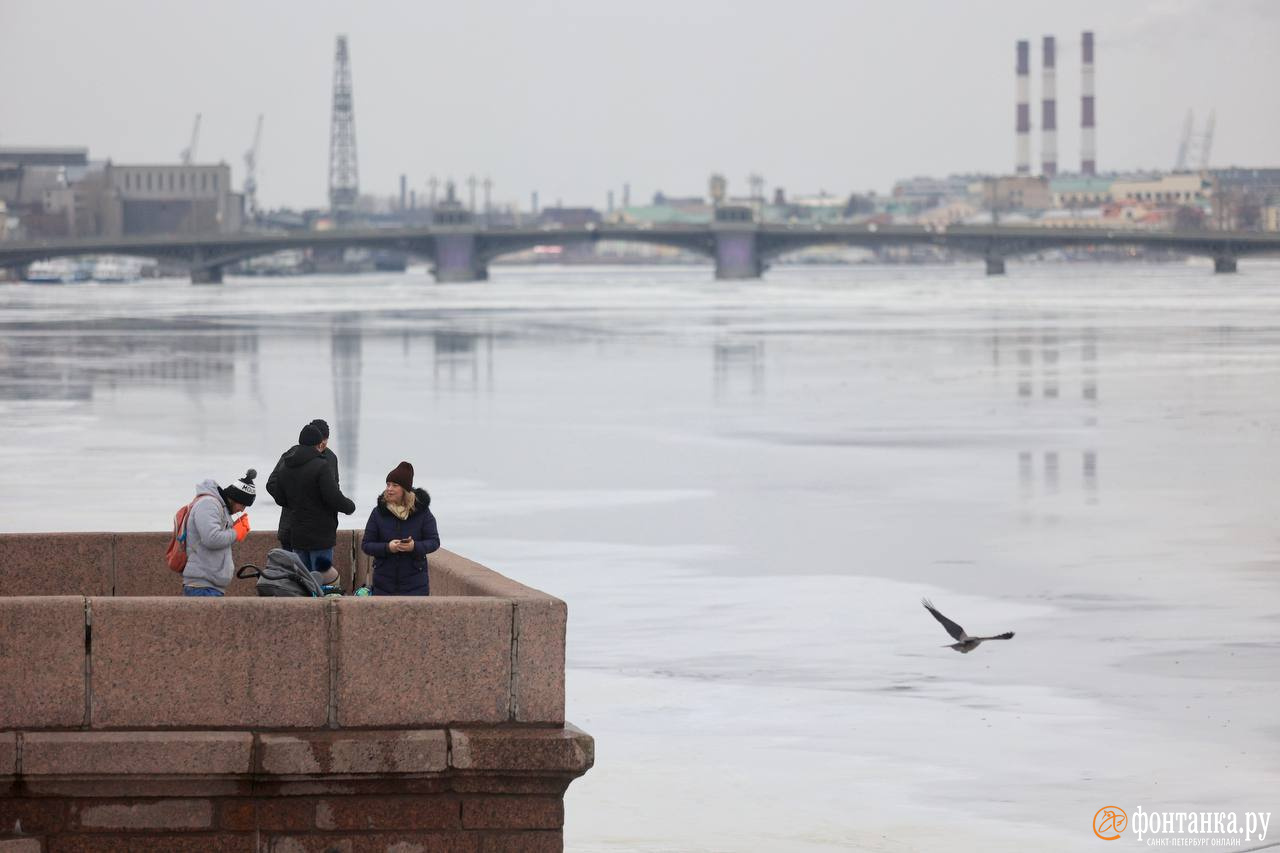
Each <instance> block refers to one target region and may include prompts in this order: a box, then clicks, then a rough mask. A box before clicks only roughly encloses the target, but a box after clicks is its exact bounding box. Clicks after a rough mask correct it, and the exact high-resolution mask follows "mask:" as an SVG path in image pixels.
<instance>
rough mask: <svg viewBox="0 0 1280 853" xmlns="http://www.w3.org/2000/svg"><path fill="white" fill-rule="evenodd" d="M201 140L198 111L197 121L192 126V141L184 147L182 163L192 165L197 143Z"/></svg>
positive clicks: (198, 114)
mask: <svg viewBox="0 0 1280 853" xmlns="http://www.w3.org/2000/svg"><path fill="white" fill-rule="evenodd" d="M199 141H200V113H196V123H195V125H194V126H193V127H192V128H191V143H190V144H189V145H187V147H186V148H183V149H182V165H184V166H190V165H191V163H192V161H194V160H195V159H196V143H198V142H199Z"/></svg>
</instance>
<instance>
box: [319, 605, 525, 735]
mask: <svg viewBox="0 0 1280 853" xmlns="http://www.w3.org/2000/svg"><path fill="white" fill-rule="evenodd" d="M336 604H337V608H338V611H337V612H338V642H337V664H338V680H337V691H336V693H337V720H338V724H339V725H341V726H354V727H364V726H414V727H420V728H429V727H432V726H438V725H441V724H445V723H450V722H455V721H456V722H462V721H469V722H486V723H498V722H503V721H505V720H506V719H507V718H508V715H509V712H510V701H511V695H510V694H511V629H512V607H511V605H510V604H509V603H507V602H504V601H496V600H492V599H475V600H467V599H456V598H431V597H425V598H416V597H406V598H393V597H371V598H346V599H342V600H339V601H337V602H336Z"/></svg>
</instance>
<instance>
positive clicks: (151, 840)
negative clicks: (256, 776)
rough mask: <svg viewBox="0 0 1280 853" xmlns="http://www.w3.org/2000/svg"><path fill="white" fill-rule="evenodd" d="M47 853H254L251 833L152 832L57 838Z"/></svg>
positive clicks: (47, 846) (255, 849)
mask: <svg viewBox="0 0 1280 853" xmlns="http://www.w3.org/2000/svg"><path fill="white" fill-rule="evenodd" d="M45 850H46V851H47V853H121V851H128V853H257V844H256V843H255V841H254V836H253V833H230V832H219V833H213V834H210V833H199V832H196V833H180V834H179V833H155V834H151V835H120V834H117V833H107V834H94V835H57V836H53V837H52V838H49V839H48V840H47V841H46V842H45Z"/></svg>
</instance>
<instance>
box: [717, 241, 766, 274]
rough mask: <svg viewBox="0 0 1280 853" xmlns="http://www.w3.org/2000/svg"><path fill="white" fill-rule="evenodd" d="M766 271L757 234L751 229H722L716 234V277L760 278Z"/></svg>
mask: <svg viewBox="0 0 1280 853" xmlns="http://www.w3.org/2000/svg"><path fill="white" fill-rule="evenodd" d="M763 272H764V266H763V264H761V262H760V252H759V250H758V247H757V246H756V235H755V233H754V232H751V231H720V232H717V234H716V278H717V279H726V280H732V279H744V278H759V277H760V276H761V274H762V273H763Z"/></svg>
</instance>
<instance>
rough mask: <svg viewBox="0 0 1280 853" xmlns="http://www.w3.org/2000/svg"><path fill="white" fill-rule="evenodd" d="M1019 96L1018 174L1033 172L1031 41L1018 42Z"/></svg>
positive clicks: (1016, 137) (1017, 132)
mask: <svg viewBox="0 0 1280 853" xmlns="http://www.w3.org/2000/svg"><path fill="white" fill-rule="evenodd" d="M1017 53H1018V66H1017V69H1018V70H1017V74H1018V77H1017V80H1018V83H1017V98H1018V103H1017V106H1016V108H1015V109H1016V112H1015V118H1014V120H1015V122H1016V124H1015V127H1016V131H1015V139H1016V145H1015V149H1014V150H1015V151H1016V152H1017V158H1018V174H1019V175H1030V174H1031V42H1029V41H1020V42H1018V51H1017Z"/></svg>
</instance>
